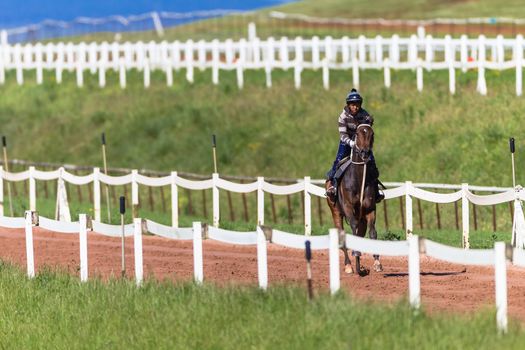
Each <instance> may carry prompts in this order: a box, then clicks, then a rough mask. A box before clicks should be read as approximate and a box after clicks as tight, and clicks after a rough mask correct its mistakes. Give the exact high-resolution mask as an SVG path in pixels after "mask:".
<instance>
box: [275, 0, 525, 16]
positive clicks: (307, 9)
mask: <svg viewBox="0 0 525 350" xmlns="http://www.w3.org/2000/svg"><path fill="white" fill-rule="evenodd" d="M503 4H504V6H503ZM278 9H279V11H283V12H289V13H302V14H305V15H310V16H316V17H342V18H390V19H428V18H437V17H443V18H467V17H509V18H522V17H524V15H525V8H524V7H523V2H522V1H519V0H510V1H505V2H504V3H503V2H499V1H490V0H448V1H436V0H416V1H414V0H374V1H359V0H346V1H345V0H325V1H322V2H321V1H316V0H303V1H300V2H297V3H291V4H287V5H283V6H280V7H279V8H278Z"/></svg>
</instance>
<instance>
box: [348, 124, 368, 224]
mask: <svg viewBox="0 0 525 350" xmlns="http://www.w3.org/2000/svg"><path fill="white" fill-rule="evenodd" d="M362 126H369V127H371V125H370V124H360V125H358V126H357V129H356V133H357V130H359V128H360V127H362ZM354 147H355V148H356V149H357V150H358V151H359V146H357V142H356V143H355V144H354ZM354 147H352V150H351V152H350V162H351V163H352V164H356V165H363V180H362V181H361V194H360V195H359V218H361V213H362V211H363V210H362V209H363V196H364V194H365V181H366V163H367V162H365V161H364V160H363V161H362V162H355V161H354ZM358 156H359V154H358ZM361 159H363V158H361Z"/></svg>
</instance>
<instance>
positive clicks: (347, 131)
mask: <svg viewBox="0 0 525 350" xmlns="http://www.w3.org/2000/svg"><path fill="white" fill-rule="evenodd" d="M338 127H339V139H340V140H341V142H343V143H346V144H347V145H349V146H350V147H353V146H354V141H353V140H352V138H353V136H354V133H355V130H356V128H357V125H356V124H355V123H349V124H347V119H346V116H345V114H344V112H343V113H341V115H340V116H339V122H338Z"/></svg>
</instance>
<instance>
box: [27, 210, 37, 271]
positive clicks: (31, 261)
mask: <svg viewBox="0 0 525 350" xmlns="http://www.w3.org/2000/svg"><path fill="white" fill-rule="evenodd" d="M25 231H26V259H27V277H29V278H33V277H35V256H34V249H33V212H32V211H31V210H26V211H25Z"/></svg>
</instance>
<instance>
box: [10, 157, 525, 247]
mask: <svg viewBox="0 0 525 350" xmlns="http://www.w3.org/2000/svg"><path fill="white" fill-rule="evenodd" d="M4 180H7V181H26V180H28V181H29V209H30V210H31V211H36V210H37V206H36V193H37V192H36V181H37V180H41V181H50V180H58V181H65V182H68V183H70V184H72V185H88V184H92V185H93V212H94V219H95V221H98V222H100V221H101V196H100V193H101V191H100V188H101V184H107V185H111V186H122V185H129V184H131V203H132V206H133V210H132V212H133V213H136V210H135V209H136V208H137V206H138V204H139V186H152V187H159V186H170V188H171V222H172V224H171V226H172V227H174V228H177V227H179V196H178V192H179V188H185V189H189V190H210V189H211V190H212V208H213V222H212V225H213V226H214V227H219V221H220V202H219V197H220V196H219V191H220V190H223V191H231V192H235V193H249V192H256V193H257V225H264V220H265V218H264V214H265V193H270V194H273V195H289V194H294V193H302V194H303V196H304V232H305V234H306V235H310V234H311V232H312V195H314V196H319V197H325V189H324V188H323V187H320V186H317V185H315V184H313V183H312V181H311V179H310V177H308V176H307V177H305V178H304V179H303V180H302V181H299V182H298V183H296V184H292V185H284V186H279V185H274V184H271V183H268V182H266V181H264V178H263V177H258V178H257V181H255V182H252V183H246V184H240V183H235V182H230V181H227V180H224V179H221V178H220V177H219V174H213V175H212V178H211V179H207V180H202V181H193V180H187V179H184V178H182V177H179V176H178V175H177V172H172V173H171V174H170V175H169V176H164V177H148V176H144V175H141V174H139V173H138V171H137V170H132V172H131V174H128V175H123V176H109V175H105V174H103V173H101V172H100V169H99V168H94V171H93V173H92V174H89V175H85V176H77V175H73V174H71V173H69V172H67V171H66V170H65V169H64V168H59V169H57V170H54V171H40V170H36V169H35V167H32V166H31V167H29V170H26V171H23V172H18V173H12V172H7V171H4V170H3V168H2V167H0V216H3V215H4V191H3V188H4ZM393 185H397V187H394V188H390V189H387V190H385V199H392V198H397V197H404V198H405V216H406V217H405V226H406V237H407V238H408V237H410V236H411V235H412V233H413V219H412V215H413V208H412V198H419V199H421V200H424V201H428V202H433V203H453V202H456V201H460V200H461V204H462V205H461V218H462V220H461V221H462V237H463V247H464V248H466V249H468V248H469V246H470V244H469V232H470V223H469V203H473V204H475V205H483V206H487V205H495V204H500V203H506V202H514V223H513V240H514V241H513V243H515V244H516V245H517V246H519V247H523V246H525V220H524V218H523V210H522V207H521V203H520V200H525V191H524V190H523V188H522V187H521V186H517V187H516V188H515V189H512V188H491V187H477V186H471V187H469V185H468V184H462V185H461V186H460V187H459V186H451V185H448V186H447V185H442V186H441V187H442V188H450V189H455V188H459V189H458V190H457V191H456V192H453V193H434V192H430V191H426V190H423V189H422V188H423V187H425V186H426V187H428V186H429V184H421V186H420V187H422V188H420V187H417V186H415V185H414V184H413V183H412V182H410V181H407V182H405V183H393ZM416 185H417V184H416ZM434 187H437V186H435V185H434ZM483 189H485V190H488V191H498V192H500V193H497V194H490V195H477V194H473V193H472V192H471V190H483ZM515 232H518V234H517V235H515V234H514V233H515Z"/></svg>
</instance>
